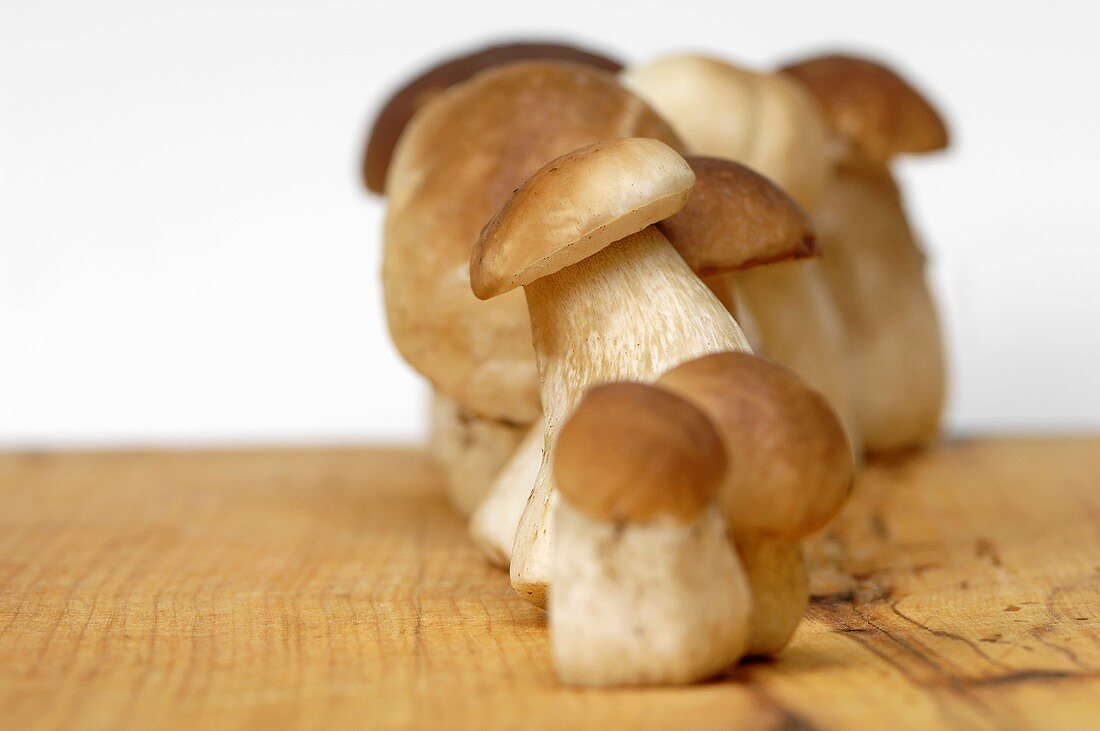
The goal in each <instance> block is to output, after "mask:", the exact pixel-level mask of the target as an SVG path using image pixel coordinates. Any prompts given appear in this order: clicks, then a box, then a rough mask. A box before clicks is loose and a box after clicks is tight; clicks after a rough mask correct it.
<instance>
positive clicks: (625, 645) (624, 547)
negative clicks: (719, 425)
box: [550, 501, 751, 686]
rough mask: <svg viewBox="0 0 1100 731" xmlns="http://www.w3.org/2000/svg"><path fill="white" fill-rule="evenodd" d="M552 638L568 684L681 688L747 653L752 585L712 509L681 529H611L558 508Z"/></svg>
mask: <svg viewBox="0 0 1100 731" xmlns="http://www.w3.org/2000/svg"><path fill="white" fill-rule="evenodd" d="M554 534H555V541H554V542H555V546H556V547H555V552H556V554H555V564H554V574H553V587H554V591H553V593H552V594H551V598H550V601H551V607H550V614H551V618H552V619H551V621H552V629H551V641H552V643H553V651H554V660H555V663H556V665H557V667H558V674H559V676H560V677H561V680H562V681H563V682H565V683H569V684H574V685H592V686H608V685H647V684H682V683H690V682H693V681H695V680H700V679H703V678H707V677H710V676H712V675H714V674H716V673H718V672H721V671H722V670H724V669H725V668H727V667H729V666H730V665H731V664H733V663H734V662H735V661H736V660H737V658H739V657H740V656H741V653H742V651H743V649H744V647H743V645H744V640H745V634H746V625H747V623H748V615H749V611H750V607H751V599H750V596H749V588H748V586H747V585H746V583H745V578H744V575H743V573H742V571H741V567H740V565H739V564H738V561H737V558H736V555H735V554H734V552H733V550H732V548H731V546H730V542H729V538H728V537H727V535H726V528H725V522H724V519H723V517H722V515H721V513H720V511H719V510H718V509H717V508H716V507H713V506H712V507H711V508H709V509H707V510H706V511H705V512H704V513H703V514H702V515H701V516H700V517H699V518H697V519H695V520H694V521H692V522H689V523H686V524H685V523H682V522H680V521H678V520H675V519H673V518H669V517H662V518H659V519H657V520H653V521H651V522H648V523H630V522H626V523H616V522H612V521H606V520H599V519H596V518H592V517H589V516H587V515H585V514H584V513H582V512H580V511H578V510H576V509H574V508H573V507H572V506H570V505H569V504H568V503H567V502H565V501H562V504H561V505H560V506H558V509H557V516H556V518H555V526H554Z"/></svg>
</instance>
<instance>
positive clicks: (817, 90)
mask: <svg viewBox="0 0 1100 731" xmlns="http://www.w3.org/2000/svg"><path fill="white" fill-rule="evenodd" d="M783 71H784V72H785V73H787V74H789V75H790V76H792V77H793V78H795V79H797V80H798V81H800V82H801V83H802V84H803V85H804V86H805V87H806V88H807V89H808V90H809V91H810V93H811V94H812V95H813V96H814V97H815V98H816V99H817V101H818V104H819V105H820V106H821V108H822V110H823V111H824V112H825V117H826V118H827V119H828V121H829V123H830V125H831V126H832V129H833V132H834V133H835V134H836V135H838V136H839V137H841V138H842V139H844V141H845V142H847V143H848V145H849V146H850V147H851V148H852V150H853V152H855V153H856V154H857V155H861V156H863V157H869V158H871V159H874V160H879V161H886V160H889V159H890V158H891V157H892V156H894V155H897V154H900V153H906V152H932V151H933V150H940V149H943V148H944V147H947V125H946V124H944V121H943V119H942V118H941V117H940V115H939V113H938V112H937V111H936V110H935V108H934V107H933V106H932V104H931V102H929V101H928V100H927V99H926V98H925V97H924V96H923V95H922V94H921V93H920V92H919V91H917V90H916V89H914V88H913V87H912V86H911V85H910V84H909V83H908V82H907V81H906V80H905V79H903V78H901V76H899V75H898V74H897V73H895V72H894V71H893V70H891V69H889V68H887V67H886V66H883V65H881V64H878V63H875V62H874V61H871V60H868V59H864V58H857V57H855V56H845V55H841V54H831V55H825V56H818V57H816V58H809V59H806V60H805V61H800V62H798V63H794V64H791V65H789V66H786V67H784V69H783Z"/></svg>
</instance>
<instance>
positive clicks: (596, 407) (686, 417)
mask: <svg viewBox="0 0 1100 731" xmlns="http://www.w3.org/2000/svg"><path fill="white" fill-rule="evenodd" d="M725 473H726V454H725V450H724V448H723V447H722V439H721V437H720V436H719V435H718V433H717V431H715V428H714V425H713V424H712V423H711V422H710V420H709V419H708V418H707V416H706V415H705V414H704V413H703V412H702V411H700V410H699V409H698V408H696V407H695V406H693V405H691V404H690V403H689V402H688V401H686V400H684V399H682V398H680V397H679V396H677V395H675V394H674V393H671V392H670V391H665V390H662V389H659V388H656V387H654V386H648V385H645V384H641V383H611V384H606V385H603V386H598V387H596V388H593V389H592V390H591V391H589V392H588V393H587V394H586V395H585V397H584V399H582V400H581V402H580V404H579V405H578V406H577V409H576V410H575V411H574V412H573V415H572V416H571V417H570V418H569V420H568V421H567V422H566V423H565V425H564V426H563V427H562V430H561V433H560V436H559V437H558V443H557V449H556V451H555V454H554V479H555V482H556V484H557V487H558V489H559V490H560V491H561V495H562V497H563V498H564V499H565V500H568V501H569V503H570V504H571V505H572V506H573V507H574V508H576V509H578V510H580V511H581V512H583V513H586V514H587V515H589V516H591V517H593V518H596V519H599V520H608V521H613V522H617V521H630V522H646V521H650V520H653V519H654V518H657V517H660V516H670V517H672V518H675V519H676V520H678V521H680V522H684V523H686V522H690V521H692V520H694V519H695V518H697V517H698V516H699V514H700V513H701V512H702V511H703V510H704V509H705V508H706V506H707V505H709V504H710V503H711V502H712V501H713V500H714V498H715V495H716V494H717V491H718V488H719V487H720V486H721V484H722V480H723V478H724V477H725Z"/></svg>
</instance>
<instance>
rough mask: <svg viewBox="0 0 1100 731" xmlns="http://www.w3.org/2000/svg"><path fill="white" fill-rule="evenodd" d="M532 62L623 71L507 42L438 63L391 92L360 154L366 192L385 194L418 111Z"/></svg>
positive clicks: (568, 49)
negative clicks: (464, 86)
mask: <svg viewBox="0 0 1100 731" xmlns="http://www.w3.org/2000/svg"><path fill="white" fill-rule="evenodd" d="M531 59H551V60H557V61H572V62H573V63H581V64H587V65H590V66H593V67H595V68H598V69H603V70H604V71H619V70H620V69H621V68H622V64H620V63H619V62H618V61H615V60H613V59H610V58H607V57H606V56H603V55H600V54H597V53H592V52H590V51H586V50H584V49H581V48H577V47H575V46H569V45H564V44H561V43H530V42H520V43H507V44H501V45H494V46H489V47H488V48H482V49H479V50H477V51H473V52H471V53H464V54H462V55H461V56H455V57H453V58H448V59H446V60H444V61H441V62H440V63H438V64H436V65H435V66H433V67H432V68H430V69H428V70H427V71H424V72H423V73H421V74H419V75H418V76H416V77H415V78H414V79H412V80H411V81H409V82H408V83H406V84H405V85H404V86H402V87H401V88H400V89H399V90H397V91H396V92H394V93H393V95H392V96H391V97H390V98H389V99H388V100H387V101H386V103H385V105H383V107H382V109H381V111H379V112H378V116H377V117H375V119H374V124H373V125H372V126H371V130H370V135H369V136H368V139H367V146H366V149H365V150H364V152H363V166H362V173H363V182H364V184H365V185H366V186H367V189H368V190H370V191H371V192H373V193H382V192H383V188H384V187H385V184H386V172H387V170H389V166H390V159H391V158H392V157H393V150H394V147H395V146H396V145H397V140H398V139H399V138H400V137H401V133H402V132H404V131H405V126H406V125H407V124H408V123H409V120H410V119H412V117H413V115H414V114H416V112H417V111H419V110H420V108H421V107H423V106H424V105H425V104H427V103H428V102H430V101H431V100H432V99H435V98H436V97H437V96H439V95H440V94H441V93H443V92H444V91H445V90H447V89H448V88H450V87H451V86H454V85H455V84H457V83H459V82H461V81H465V80H466V79H469V78H470V77H472V76H474V75H475V74H477V73H479V72H481V71H485V70H486V69H490V68H493V67H495V66H502V65H504V64H507V63H513V62H515V61H522V60H531Z"/></svg>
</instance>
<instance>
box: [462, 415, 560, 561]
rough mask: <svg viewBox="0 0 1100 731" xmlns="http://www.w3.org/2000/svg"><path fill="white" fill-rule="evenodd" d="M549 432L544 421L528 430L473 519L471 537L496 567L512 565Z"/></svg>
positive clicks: (539, 421) (471, 520) (471, 519)
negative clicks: (520, 524) (518, 526)
mask: <svg viewBox="0 0 1100 731" xmlns="http://www.w3.org/2000/svg"><path fill="white" fill-rule="evenodd" d="M545 431H546V430H545V429H544V428H543V423H542V419H539V420H538V421H537V422H535V424H534V426H532V427H531V428H530V429H529V430H528V431H527V436H525V437H524V438H523V441H522V442H520V443H519V446H518V447H516V449H515V451H514V452H513V453H512V456H511V457H510V458H509V459H508V461H507V462H506V463H505V464H504V467H502V468H501V470H500V472H499V473H498V474H497V476H496V478H495V479H494V480H493V483H492V486H491V487H490V489H489V494H488V495H487V496H486V497H485V499H484V500H483V501H482V502H481V504H480V505H479V506H478V508H477V510H475V511H474V514H473V516H472V517H471V518H470V536H471V537H472V538H473V539H474V542H475V543H476V544H477V545H478V547H479V548H481V550H482V551H483V552H484V553H485V557H486V558H488V559H489V562H490V563H492V564H493V565H495V566H499V567H501V568H504V569H507V568H508V565H509V563H511V560H512V544H513V543H514V542H515V540H516V526H517V525H519V519H520V516H522V515H523V509H524V508H525V507H527V498H528V497H530V496H531V486H532V485H534V484H535V478H536V477H537V476H538V473H539V467H540V466H541V465H542V447H543V442H544V439H545Z"/></svg>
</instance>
